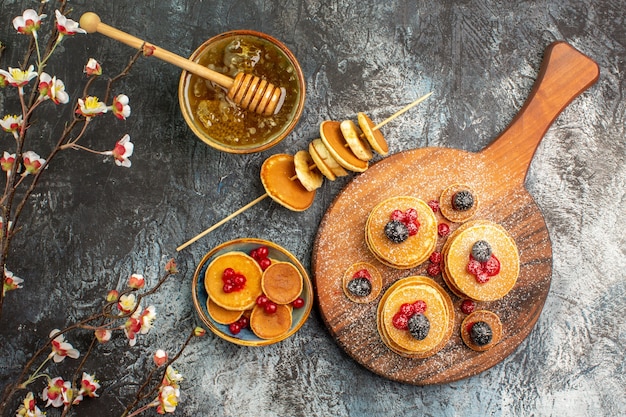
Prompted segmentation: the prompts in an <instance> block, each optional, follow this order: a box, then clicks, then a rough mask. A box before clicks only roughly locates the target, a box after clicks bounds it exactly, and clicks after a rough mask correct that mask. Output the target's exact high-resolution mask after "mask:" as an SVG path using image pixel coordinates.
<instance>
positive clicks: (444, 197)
mask: <svg viewBox="0 0 626 417" xmlns="http://www.w3.org/2000/svg"><path fill="white" fill-rule="evenodd" d="M459 191H469V192H470V193H471V194H472V197H473V198H474V204H473V205H472V207H471V208H469V209H467V210H457V209H456V208H455V207H454V206H453V205H452V199H453V197H454V195H455V194H456V193H457V192H459ZM439 210H440V211H441V214H442V215H443V217H445V218H446V219H448V220H450V221H451V222H456V223H461V222H464V221H467V220H469V219H470V218H472V217H473V216H474V214H476V211H478V195H477V194H476V191H474V190H473V189H472V187H470V186H469V185H467V184H454V185H451V186H449V187H448V188H446V189H445V190H443V192H442V193H441V197H440V198H439Z"/></svg>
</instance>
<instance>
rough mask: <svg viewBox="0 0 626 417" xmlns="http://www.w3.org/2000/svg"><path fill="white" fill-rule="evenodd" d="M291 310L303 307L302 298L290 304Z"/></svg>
mask: <svg viewBox="0 0 626 417" xmlns="http://www.w3.org/2000/svg"><path fill="white" fill-rule="evenodd" d="M291 305H292V306H293V308H302V307H304V299H303V298H302V297H298V298H296V299H295V300H293V302H292V303H291Z"/></svg>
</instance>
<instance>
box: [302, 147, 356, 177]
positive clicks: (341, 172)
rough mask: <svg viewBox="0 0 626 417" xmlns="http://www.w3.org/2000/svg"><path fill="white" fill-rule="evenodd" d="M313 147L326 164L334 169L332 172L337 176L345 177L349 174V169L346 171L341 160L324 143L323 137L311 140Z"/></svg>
mask: <svg viewBox="0 0 626 417" xmlns="http://www.w3.org/2000/svg"><path fill="white" fill-rule="evenodd" d="M311 145H312V146H313V149H315V151H316V152H317V154H318V155H319V157H320V158H321V159H322V161H324V164H325V165H326V166H327V167H328V168H329V169H330V170H331V171H332V173H333V174H334V175H335V176H336V177H345V176H346V175H348V171H346V170H345V169H344V168H343V167H342V166H341V165H340V164H339V162H338V161H337V160H336V159H335V157H334V156H333V155H332V154H331V153H330V150H329V149H328V147H327V146H326V144H324V142H323V141H322V139H320V138H317V139H313V141H312V142H311Z"/></svg>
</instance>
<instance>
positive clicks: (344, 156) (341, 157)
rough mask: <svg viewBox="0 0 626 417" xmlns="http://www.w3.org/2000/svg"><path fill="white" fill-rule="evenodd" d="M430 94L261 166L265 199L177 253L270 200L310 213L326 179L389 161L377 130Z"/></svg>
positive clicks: (324, 130) (338, 128) (326, 125)
mask: <svg viewBox="0 0 626 417" xmlns="http://www.w3.org/2000/svg"><path fill="white" fill-rule="evenodd" d="M431 94H432V93H428V94H426V95H424V96H422V97H420V98H419V99H417V100H415V101H414V102H413V103H411V104H409V105H407V106H405V107H404V108H402V109H401V110H399V111H397V112H396V113H394V114H393V115H391V116H390V117H388V118H387V119H385V120H383V121H382V122H381V123H379V124H378V125H374V123H373V122H372V120H371V119H370V118H369V117H368V116H367V115H366V114H365V113H362V112H360V113H358V114H357V121H358V126H357V124H355V123H354V122H353V121H352V120H344V121H343V122H337V121H324V122H322V123H321V124H320V137H319V138H317V139H314V140H313V141H311V143H310V144H309V147H308V150H301V151H298V152H297V153H296V154H295V155H289V154H284V153H283V154H275V155H272V156H270V157H268V158H267V159H266V160H265V161H264V162H263V165H262V166H261V173H260V177H261V182H262V184H263V187H264V188H265V192H266V193H265V194H263V195H262V196H260V197H258V198H256V199H255V200H253V201H251V202H250V203H248V204H246V205H245V206H243V207H241V208H240V209H239V210H237V211H235V212H233V213H231V214H230V215H229V216H227V217H225V218H223V219H222V220H220V221H219V222H217V223H215V224H214V225H213V226H211V227H209V228H208V229H206V230H205V231H204V232H202V233H200V234H198V235H196V236H195V237H194V238H192V239H190V240H188V241H187V242H185V243H183V244H182V245H180V246H179V247H177V248H176V250H177V251H181V250H182V249H184V248H186V247H187V246H189V245H190V244H192V243H193V242H195V241H197V240H198V239H200V238H202V237H204V236H206V235H207V234H208V233H210V232H212V231H213V230H215V229H216V228H218V227H219V226H221V225H223V224H224V223H226V222H228V221H229V220H231V219H233V218H234V217H236V216H238V215H239V214H241V213H243V212H244V211H246V210H247V209H249V208H250V207H252V206H254V205H255V204H257V203H258V202H260V201H261V200H263V199H264V198H266V197H268V196H269V197H271V198H272V199H273V200H274V201H276V202H277V203H279V204H280V205H282V206H283V207H286V208H288V209H289V210H292V211H304V210H306V209H308V208H309V207H310V206H311V205H312V204H313V201H314V199H315V194H316V190H317V189H318V188H320V187H321V186H322V184H323V182H324V177H326V178H327V179H328V180H330V181H334V180H336V179H337V177H342V176H346V175H348V171H352V172H364V171H365V170H366V169H367V168H368V166H369V161H370V160H371V159H372V158H373V157H374V153H373V151H375V152H377V153H378V154H380V155H382V156H386V155H387V154H388V153H389V147H388V145H387V141H386V140H385V138H384V136H383V134H382V133H381V132H380V130H379V129H380V128H381V127H382V126H384V125H385V124H387V123H388V122H390V121H391V120H393V119H395V118H396V117H398V116H400V115H401V114H402V113H404V112H406V111H408V110H409V109H411V108H413V107H414V106H416V105H418V104H419V103H421V102H422V101H424V100H426V99H427V98H428V97H430V95H431Z"/></svg>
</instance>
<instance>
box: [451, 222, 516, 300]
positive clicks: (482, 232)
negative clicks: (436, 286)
mask: <svg viewBox="0 0 626 417" xmlns="http://www.w3.org/2000/svg"><path fill="white" fill-rule="evenodd" d="M479 240H484V241H487V242H488V243H489V245H490V246H491V248H492V251H493V254H494V255H495V256H497V258H498V260H499V261H500V272H499V273H498V274H497V275H495V276H493V277H491V278H490V279H489V281H487V282H485V283H479V282H478V281H477V280H476V277H475V276H474V275H472V274H470V273H469V272H468V271H467V264H468V262H469V260H470V254H471V252H472V246H473V245H474V243H476V242H477V241H479ZM441 255H442V264H443V267H442V270H441V272H442V276H443V279H444V281H445V282H446V284H447V285H448V287H449V288H450V290H451V291H452V292H453V293H454V294H456V295H457V296H459V297H461V298H463V297H466V298H470V299H472V300H475V301H494V300H498V299H500V298H502V297H504V296H505V295H506V294H508V292H509V291H511V289H512V288H513V286H514V285H515V283H516V282H517V277H518V276H519V269H520V260H519V253H518V250H517V245H516V244H515V241H514V240H513V238H512V237H511V235H510V234H509V233H508V232H507V231H506V230H505V229H504V228H503V227H502V226H500V225H498V224H496V223H493V222H490V221H488V220H474V221H469V222H466V223H464V224H462V225H461V226H459V228H458V229H456V230H455V231H454V232H453V233H452V234H451V235H450V236H449V237H448V239H447V241H446V243H445V244H444V246H443V249H442V251H441Z"/></svg>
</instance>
